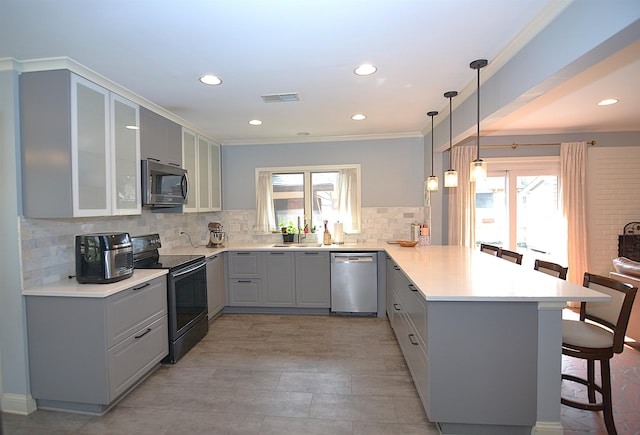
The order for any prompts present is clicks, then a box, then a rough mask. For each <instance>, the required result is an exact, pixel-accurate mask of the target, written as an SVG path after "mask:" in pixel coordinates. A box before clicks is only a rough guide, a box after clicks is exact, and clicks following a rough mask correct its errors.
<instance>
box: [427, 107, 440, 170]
mask: <svg viewBox="0 0 640 435" xmlns="http://www.w3.org/2000/svg"><path fill="white" fill-rule="evenodd" d="M437 114H438V112H436V111H431V112H428V113H427V116H430V117H431V177H433V176H434V175H433V117H434V116H436V115H437Z"/></svg>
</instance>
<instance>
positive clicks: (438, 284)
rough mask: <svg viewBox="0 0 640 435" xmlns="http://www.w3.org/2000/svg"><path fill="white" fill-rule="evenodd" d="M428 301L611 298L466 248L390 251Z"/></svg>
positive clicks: (530, 300) (522, 300) (523, 300)
mask: <svg viewBox="0 0 640 435" xmlns="http://www.w3.org/2000/svg"><path fill="white" fill-rule="evenodd" d="M386 251H387V253H388V254H389V255H390V256H391V258H392V259H393V260H394V261H395V262H396V264H398V266H400V268H401V269H402V271H403V272H404V273H405V275H406V276H407V277H408V278H409V280H410V281H411V282H412V283H413V284H414V285H415V286H416V287H417V288H418V289H419V291H420V292H421V293H422V295H423V296H424V297H425V299H426V300H428V301H477V302H479V301H495V302H568V301H608V300H609V299H610V298H609V296H607V295H604V294H602V293H599V292H596V291H594V290H591V289H588V288H586V287H583V286H581V285H577V284H573V283H570V282H567V281H564V280H561V279H558V278H555V277H552V276H550V275H547V274H545V273H542V272H538V271H535V270H533V269H529V268H527V267H524V266H521V265H518V264H515V263H511V262H509V261H506V260H503V259H501V258H497V257H493V256H491V255H488V254H485V253H482V252H480V251H478V250H472V249H469V248H465V247H462V246H428V247H420V248H402V247H398V246H391V247H389V248H387V249H386Z"/></svg>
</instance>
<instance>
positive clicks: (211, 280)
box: [207, 254, 227, 319]
mask: <svg viewBox="0 0 640 435" xmlns="http://www.w3.org/2000/svg"><path fill="white" fill-rule="evenodd" d="M224 284H225V278H224V256H223V254H216V255H214V256H212V257H209V258H207V304H208V312H209V314H208V315H209V319H212V318H213V317H214V316H215V315H216V314H218V313H219V312H220V311H221V310H222V309H223V308H224V306H225V305H226V304H227V297H226V291H225V285H224Z"/></svg>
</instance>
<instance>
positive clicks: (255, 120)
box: [249, 119, 262, 125]
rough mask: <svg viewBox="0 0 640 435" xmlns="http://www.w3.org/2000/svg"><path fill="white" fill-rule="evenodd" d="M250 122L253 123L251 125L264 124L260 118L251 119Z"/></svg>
mask: <svg viewBox="0 0 640 435" xmlns="http://www.w3.org/2000/svg"><path fill="white" fill-rule="evenodd" d="M249 124H251V125H262V121H260V120H259V119H252V120H251V121H249Z"/></svg>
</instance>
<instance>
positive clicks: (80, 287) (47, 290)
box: [22, 269, 167, 298]
mask: <svg viewBox="0 0 640 435" xmlns="http://www.w3.org/2000/svg"><path fill="white" fill-rule="evenodd" d="M166 274H167V270H166V269H136V270H135V271H134V272H133V275H131V277H129V278H126V279H123V280H122V281H117V282H114V283H110V284H80V283H79V282H78V281H76V280H75V278H74V279H66V280H64V281H57V282H53V283H51V284H47V285H43V286H42V287H36V288H30V289H25V290H23V291H22V295H23V296H64V297H75V298H106V297H108V296H111V295H113V294H116V293H118V292H121V291H123V290H126V289H128V288H131V287H135V286H137V285H140V284H143V283H145V282H147V281H150V280H152V279H154V278H157V277H159V276H162V275H166Z"/></svg>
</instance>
